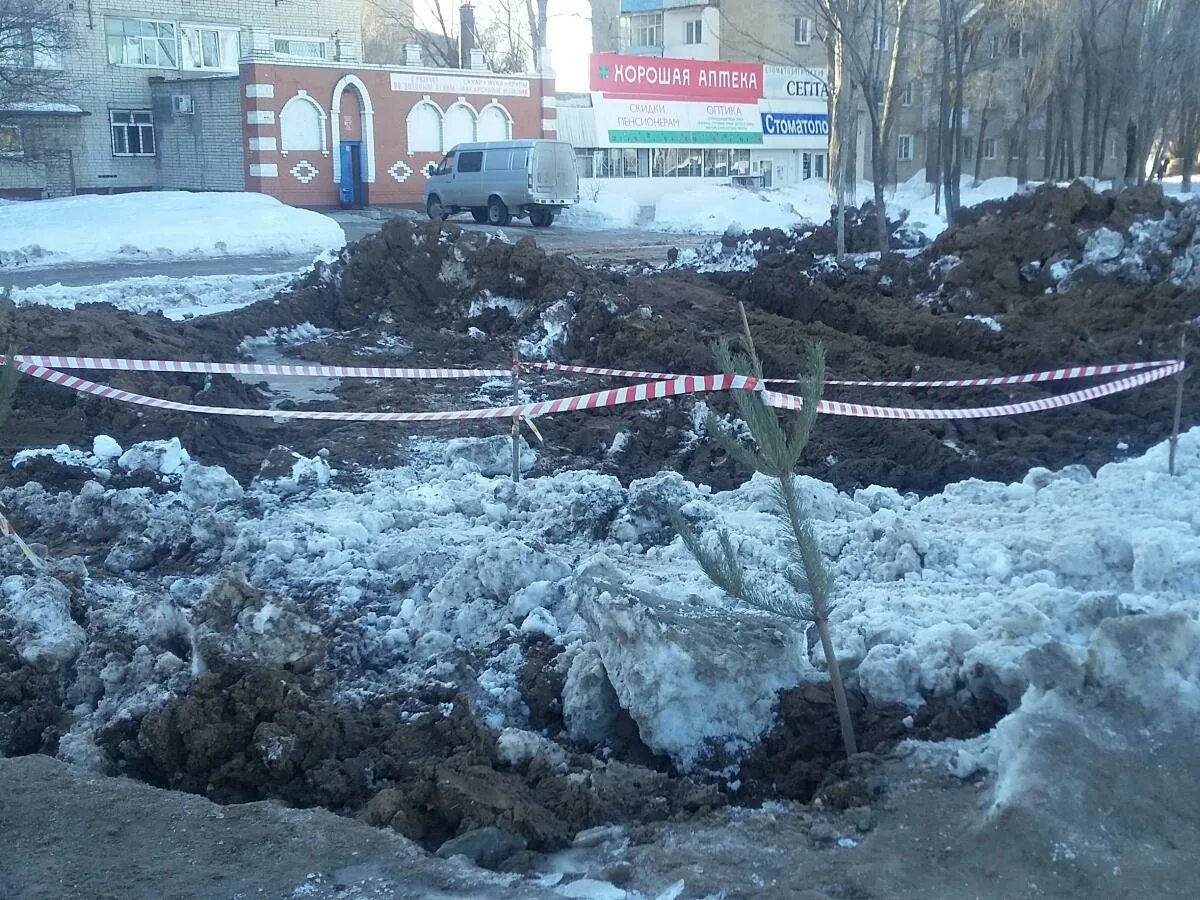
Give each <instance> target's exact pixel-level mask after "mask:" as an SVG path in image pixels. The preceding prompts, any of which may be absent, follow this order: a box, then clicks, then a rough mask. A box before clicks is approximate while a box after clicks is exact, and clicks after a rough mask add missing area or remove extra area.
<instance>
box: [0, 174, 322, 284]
mask: <svg viewBox="0 0 1200 900" xmlns="http://www.w3.org/2000/svg"><path fill="white" fill-rule="evenodd" d="M345 242H346V236H345V234H343V233H342V228H341V226H340V225H338V224H337V222H335V221H334V220H333V219H331V218H329V217H328V216H323V215H321V214H320V213H316V212H312V211H310V210H304V209H296V208H294V207H291V206H286V205H284V204H283V203H280V202H279V201H278V200H275V199H274V198H272V197H268V196H266V195H264V194H251V193H206V194H192V193H186V192H183V191H150V192H141V193H135V194H118V195H114V196H108V197H102V196H79V197H63V198H61V199H57V200H38V201H32V202H28V203H12V204H7V205H5V206H2V207H0V266H8V267H20V266H56V265H73V264H80V263H97V262H114V261H119V262H130V261H144V260H156V259H181V258H183V259H195V258H202V257H213V256H268V255H297V256H309V257H313V256H316V255H318V254H321V253H324V252H326V251H328V250H331V249H335V248H338V247H341V246H342V245H343V244H344V243H345Z"/></svg>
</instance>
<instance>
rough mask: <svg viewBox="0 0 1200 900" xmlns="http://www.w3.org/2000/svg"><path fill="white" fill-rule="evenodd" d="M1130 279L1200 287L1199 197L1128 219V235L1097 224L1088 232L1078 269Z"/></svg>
mask: <svg viewBox="0 0 1200 900" xmlns="http://www.w3.org/2000/svg"><path fill="white" fill-rule="evenodd" d="M1086 268H1090V269H1093V270H1094V271H1095V272H1097V273H1098V274H1100V275H1103V276H1106V277H1115V278H1120V279H1122V280H1124V281H1130V282H1133V283H1134V284H1152V283H1155V282H1158V281H1162V280H1166V279H1168V278H1169V279H1170V281H1171V282H1172V283H1174V284H1176V285H1178V286H1179V287H1182V288H1185V289H1187V290H1196V289H1200V199H1192V200H1190V201H1188V202H1186V203H1185V204H1184V205H1183V207H1182V209H1180V210H1179V212H1178V213H1177V212H1176V211H1175V210H1173V209H1171V208H1170V207H1169V206H1168V208H1167V209H1166V211H1165V213H1164V215H1163V217H1162V218H1161V219H1152V218H1145V219H1141V220H1139V221H1136V222H1133V223H1132V224H1130V226H1129V232H1128V234H1122V233H1121V232H1119V231H1114V230H1113V229H1111V228H1097V229H1096V230H1095V231H1093V232H1092V233H1091V234H1089V235H1088V236H1087V243H1086V244H1085V245H1084V250H1083V258H1082V261H1081V263H1080V266H1079V269H1086Z"/></svg>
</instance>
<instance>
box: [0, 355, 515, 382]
mask: <svg viewBox="0 0 1200 900" xmlns="http://www.w3.org/2000/svg"><path fill="white" fill-rule="evenodd" d="M14 359H15V360H16V361H17V362H24V363H29V364H31V365H35V366H45V367H46V368H48V369H89V370H106V371H117V372H167V373H176V374H201V375H288V376H294V375H298V376H305V377H309V378H496V377H500V376H505V377H507V376H510V375H512V370H511V369H404V368H392V367H380V366H283V365H275V364H270V363H217V362H175V361H173V360H166V359H109V358H106V357H95V356H32V355H30V354H27V353H22V354H19V355H17V356H14ZM4 362H5V360H4V357H3V356H0V365H3V364H4Z"/></svg>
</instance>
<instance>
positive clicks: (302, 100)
mask: <svg viewBox="0 0 1200 900" xmlns="http://www.w3.org/2000/svg"><path fill="white" fill-rule="evenodd" d="M279 149H280V150H282V151H283V152H284V153H287V152H289V151H302V150H321V151H323V150H325V111H324V110H323V109H321V107H320V105H319V104H318V103H317V101H316V100H314V99H313V98H312V97H310V96H308V94H306V93H305V92H304V91H300V93H298V94H297V95H296V96H295V97H293V98H292V99H291V100H289V101H288V102H287V103H285V104H284V107H283V109H282V110H280V112H279Z"/></svg>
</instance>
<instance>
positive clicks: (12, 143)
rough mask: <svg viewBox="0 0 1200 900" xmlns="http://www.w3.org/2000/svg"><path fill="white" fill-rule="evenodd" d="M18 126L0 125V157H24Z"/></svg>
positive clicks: (23, 146) (23, 147) (23, 145)
mask: <svg viewBox="0 0 1200 900" xmlns="http://www.w3.org/2000/svg"><path fill="white" fill-rule="evenodd" d="M24 155H25V144H24V143H23V142H22V140H21V126H20V125H0V156H9V157H12V156H24Z"/></svg>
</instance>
